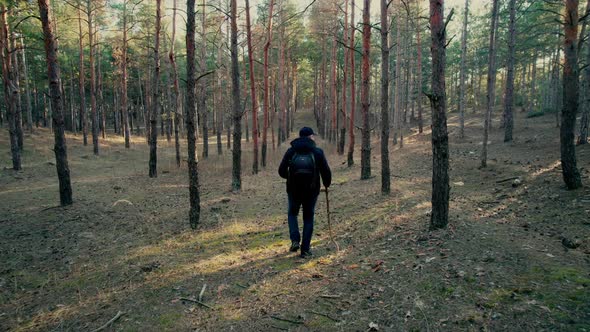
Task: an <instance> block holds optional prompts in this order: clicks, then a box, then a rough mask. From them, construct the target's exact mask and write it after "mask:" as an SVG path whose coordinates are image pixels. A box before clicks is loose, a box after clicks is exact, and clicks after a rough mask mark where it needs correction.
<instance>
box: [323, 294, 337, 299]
mask: <svg viewBox="0 0 590 332" xmlns="http://www.w3.org/2000/svg"><path fill="white" fill-rule="evenodd" d="M320 297H323V298H324V299H339V298H340V295H331V294H321V295H320Z"/></svg>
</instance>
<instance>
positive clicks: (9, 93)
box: [0, 5, 22, 171]
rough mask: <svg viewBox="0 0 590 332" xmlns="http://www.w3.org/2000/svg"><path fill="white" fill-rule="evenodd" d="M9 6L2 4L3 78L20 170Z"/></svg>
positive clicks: (16, 164) (12, 143)
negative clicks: (8, 15) (8, 16)
mask: <svg viewBox="0 0 590 332" xmlns="http://www.w3.org/2000/svg"><path fill="white" fill-rule="evenodd" d="M7 11H8V10H7V8H6V6H5V5H0V43H1V45H0V48H1V49H0V51H1V55H2V80H3V82H2V83H3V86H4V102H5V105H6V118H7V119H6V120H7V121H8V133H9V136H10V152H11V154H12V169H14V170H15V171H19V170H21V169H22V165H21V154H20V152H21V151H20V148H19V146H18V131H17V129H16V116H15V113H16V108H17V104H16V99H17V98H18V91H17V89H16V85H15V83H14V78H15V76H14V68H13V64H12V59H11V58H12V57H11V55H10V43H9V41H8V40H9V36H10V34H9V30H8V22H7V20H6V17H7Z"/></svg>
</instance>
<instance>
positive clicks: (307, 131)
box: [299, 127, 315, 137]
mask: <svg viewBox="0 0 590 332" xmlns="http://www.w3.org/2000/svg"><path fill="white" fill-rule="evenodd" d="M311 135H315V133H314V132H313V129H311V128H309V127H303V128H301V130H299V137H307V136H311Z"/></svg>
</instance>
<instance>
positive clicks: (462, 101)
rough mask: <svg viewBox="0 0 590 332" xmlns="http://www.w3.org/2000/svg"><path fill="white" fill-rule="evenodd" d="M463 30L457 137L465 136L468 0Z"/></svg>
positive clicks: (467, 1) (466, 1)
mask: <svg viewBox="0 0 590 332" xmlns="http://www.w3.org/2000/svg"><path fill="white" fill-rule="evenodd" d="M463 15H464V16H463V32H462V36H461V73H460V78H459V137H461V138H464V137H465V79H466V78H465V76H466V71H467V68H466V67H467V64H466V63H465V62H466V58H467V25H468V20H469V0H465V13H464V14H463Z"/></svg>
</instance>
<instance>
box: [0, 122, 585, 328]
mask: <svg viewBox="0 0 590 332" xmlns="http://www.w3.org/2000/svg"><path fill="white" fill-rule="evenodd" d="M496 120H497V119H496ZM481 122H482V121H481V116H480V115H473V114H469V116H468V118H467V131H466V134H467V137H466V138H465V139H462V140H461V139H458V138H457V135H458V125H457V118H456V114H454V113H452V114H450V119H449V129H450V157H451V170H450V176H451V187H452V189H451V202H450V224H449V227H448V229H446V230H441V231H435V232H429V231H428V223H429V209H430V176H431V157H430V151H431V150H430V149H431V148H430V136H429V132H426V133H425V134H422V135H418V134H415V133H412V134H410V135H409V136H407V137H406V138H405V142H404V146H403V148H400V147H399V145H397V146H395V147H393V148H392V151H391V165H392V173H393V175H392V188H393V192H392V194H391V195H390V196H388V197H384V196H382V195H381V193H380V177H379V176H378V174H379V173H380V164H379V163H380V158H379V156H378V151H379V149H378V142H379V141H378V139H377V138H374V142H373V143H374V148H373V157H372V166H373V174H376V175H377V176H375V177H373V178H372V179H370V180H367V181H361V180H359V176H360V166H359V164H358V163H359V159H358V158H359V151H358V150H357V152H356V153H357V154H356V156H355V157H356V160H355V162H356V164H355V166H354V167H352V168H348V167H347V166H346V164H345V160H346V157H345V156H338V155H337V154H336V153H335V151H334V149H333V148H332V147H328V143H327V142H323V141H320V142H319V145H320V146H321V147H324V148H325V150H326V152H327V155H328V160H329V162H330V164H331V166H332V170H333V177H334V181H333V186H332V187H331V191H330V194H331V196H330V197H331V202H330V203H331V209H332V211H333V217H332V224H333V231H334V235H335V239H336V241H337V242H338V243H339V246H340V251H338V252H337V251H336V250H335V247H334V245H333V244H332V243H331V242H330V240H329V236H328V231H327V222H326V212H325V209H326V205H325V198H324V196H321V197H320V200H319V203H318V206H317V210H316V232H315V235H314V241H313V243H312V249H313V251H314V257H313V259H309V260H304V259H301V258H299V257H298V256H297V255H296V254H294V253H289V252H288V246H289V244H290V242H289V239H288V230H287V223H286V219H287V218H286V193H285V189H284V181H283V180H282V179H280V178H279V177H278V175H277V171H276V169H277V165H278V162H279V161H280V158H281V156H282V152H283V151H284V149H285V148H286V145H283V146H281V147H279V148H278V149H277V151H276V152H273V153H271V154H270V155H269V156H270V159H271V161H270V163H269V165H268V167H267V169H266V170H264V171H262V172H261V173H260V174H258V175H251V174H250V173H251V172H250V169H251V167H250V161H249V153H245V154H244V163H243V165H244V170H243V174H244V176H243V190H242V192H241V193H239V194H235V193H232V192H231V191H230V190H229V189H230V183H231V177H230V174H231V156H230V154H229V153H227V152H226V150H225V148H226V146H225V145H224V146H223V149H224V154H223V155H222V156H217V155H216V147H215V144H214V143H215V138H214V137H213V138H212V139H213V141H212V143H213V144H211V148H210V155H211V156H210V157H209V159H207V160H202V161H201V162H200V164H199V165H200V166H199V167H200V179H201V193H202V217H201V220H202V223H201V225H200V228H199V229H198V230H197V231H192V230H191V229H190V228H189V225H188V220H187V215H188V187H187V183H188V181H187V170H186V165H183V167H182V168H181V169H177V168H176V167H175V165H174V155H173V153H174V145H173V143H167V142H166V141H165V140H162V141H160V143H159V144H160V145H159V147H158V149H159V150H158V153H159V158H160V159H159V176H158V178H156V179H150V178H148V176H147V157H148V153H147V151H148V149H147V146H146V145H145V140H144V139H143V138H137V137H136V138H134V141H133V145H132V148H131V149H130V150H125V148H124V147H123V141H122V140H121V138H119V137H112V138H108V139H106V140H101V155H100V156H99V157H96V156H94V155H93V154H92V147H91V146H90V145H89V146H87V147H84V146H82V142H81V137H80V136H73V135H72V136H68V152H69V159H70V167H71V171H72V180H73V188H74V199H75V203H74V204H73V205H72V206H69V207H65V208H61V207H56V205H57V203H58V201H59V199H58V195H57V194H58V190H57V180H56V175H55V165H54V157H53V152H52V150H51V148H52V135H51V134H50V133H49V132H48V131H47V130H41V129H39V130H37V131H36V133H35V134H33V135H27V137H26V148H25V152H24V155H23V161H24V164H23V171H20V172H14V171H12V170H10V169H7V168H6V167H8V166H9V163H10V156H9V150H8V141H7V134H6V130H5V129H3V130H2V131H1V134H0V156H1V159H0V160H1V163H2V165H1V166H3V167H4V166H6V167H5V168H4V169H3V170H0V262H1V263H0V330H11V331H12V330H14V331H80V330H93V329H95V328H98V327H100V326H101V325H103V324H104V323H106V322H107V321H109V320H110V319H111V318H113V317H114V316H115V315H116V314H117V313H118V312H119V311H120V312H122V313H123V315H122V316H121V317H120V318H119V319H118V320H116V321H115V322H114V323H113V324H112V325H111V326H110V327H108V328H107V330H117V331H165V330H167V331H222V330H223V331H228V330H234V331H272V330H293V331H311V330H313V331H324V330H326V331H368V330H373V331H376V330H379V331H400V330H402V331H412V330H413V331H436V330H467V331H476V330H484V331H490V330H497V331H505V330H511V331H516V330H527V331H531V330H536V331H542V330H546V331H549V330H551V331H555V330H562V331H590V146H588V145H587V146H581V147H578V149H577V152H578V161H579V164H578V166H579V167H580V168H581V172H582V176H583V182H584V183H585V185H586V187H585V188H582V189H580V190H577V191H567V190H565V188H564V185H563V181H562V178H561V171H560V163H559V141H558V137H559V135H558V132H559V130H558V129H557V128H555V120H554V118H553V116H551V115H545V116H541V117H536V118H530V119H526V118H525V117H524V116H523V114H522V113H519V114H518V115H517V120H516V128H517V130H516V131H515V137H516V140H515V142H513V143H510V144H505V143H502V137H503V134H502V131H501V130H500V129H497V128H498V122H497V121H495V122H494V128H495V129H494V130H493V131H492V134H491V139H490V140H491V145H490V146H489V148H490V149H489V156H490V161H489V165H488V167H487V168H485V169H479V168H478V166H479V156H480V150H481V136H482V135H481ZM298 123H299V124H308V125H312V126H313V127H315V126H314V123H313V121H312V118H311V114H310V113H309V112H307V113H305V112H304V113H302V114H300V115H299V116H298ZM357 141H358V140H357ZM247 147H248V148H247V149H249V144H248V145H247ZM182 150H183V152H184V153H186V152H185V150H186V147H185V145H184V142H183V145H182ZM513 177H519V178H520V180H521V184H520V185H518V186H513V181H512V180H510V178H513ZM506 179H509V180H506ZM503 180H505V181H503ZM563 243H566V244H567V245H568V246H569V247H575V246H576V245H579V246H578V247H577V248H575V249H572V248H567V247H566V246H565V245H564V244H563ZM205 285H206V287H205ZM201 293H202V296H201V303H204V304H205V305H206V306H204V305H200V304H198V303H196V302H193V301H189V300H183V298H189V299H198V298H199V294H201Z"/></svg>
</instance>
